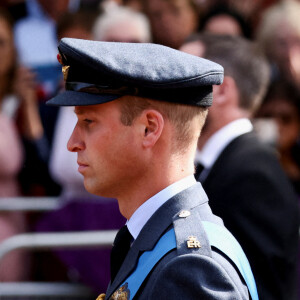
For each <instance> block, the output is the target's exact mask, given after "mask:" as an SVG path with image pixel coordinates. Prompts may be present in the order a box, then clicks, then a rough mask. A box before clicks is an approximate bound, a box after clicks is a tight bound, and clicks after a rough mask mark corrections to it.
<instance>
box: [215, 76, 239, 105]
mask: <svg viewBox="0 0 300 300" xmlns="http://www.w3.org/2000/svg"><path fill="white" fill-rule="evenodd" d="M213 88H214V95H213V97H214V100H213V101H214V105H224V104H226V103H227V102H228V101H232V100H233V99H232V95H233V93H235V91H236V84H235V81H234V79H233V78H232V77H230V76H225V77H224V80H223V83H222V84H221V85H219V86H214V87H213Z"/></svg>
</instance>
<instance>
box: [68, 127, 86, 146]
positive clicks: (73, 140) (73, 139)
mask: <svg viewBox="0 0 300 300" xmlns="http://www.w3.org/2000/svg"><path fill="white" fill-rule="evenodd" d="M67 148H68V150H69V151H70V152H78V151H81V150H83V149H84V142H83V140H82V139H81V137H80V134H79V133H78V130H77V127H75V128H74V130H73V132H72V134H71V136H70V138H69V141H68V144H67Z"/></svg>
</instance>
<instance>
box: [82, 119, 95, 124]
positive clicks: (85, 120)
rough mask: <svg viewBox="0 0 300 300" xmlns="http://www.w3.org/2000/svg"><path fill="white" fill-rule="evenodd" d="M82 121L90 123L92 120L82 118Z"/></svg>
mask: <svg viewBox="0 0 300 300" xmlns="http://www.w3.org/2000/svg"><path fill="white" fill-rule="evenodd" d="M83 122H84V123H87V124H91V123H93V121H92V120H90V119H84V120H83Z"/></svg>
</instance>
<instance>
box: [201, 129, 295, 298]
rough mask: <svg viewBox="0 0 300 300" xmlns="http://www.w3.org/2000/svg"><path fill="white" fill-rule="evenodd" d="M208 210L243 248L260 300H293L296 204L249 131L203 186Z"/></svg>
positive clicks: (270, 155) (275, 164)
mask: <svg viewBox="0 0 300 300" xmlns="http://www.w3.org/2000/svg"><path fill="white" fill-rule="evenodd" d="M203 188H204V190H205V191H206V193H207V195H208V198H209V201H210V206H211V208H212V211H213V212H214V213H215V214H216V215H218V216H220V217H221V218H222V219H223V221H224V223H225V226H226V227H227V228H228V229H229V230H230V231H231V233H232V234H233V235H234V236H235V237H236V239H237V240H238V241H239V242H240V244H241V246H242V247H243V249H244V251H245V253H246V255H247V257H248V259H249V261H250V265H251V267H252V271H253V274H254V277H255V279H256V284H257V288H258V295H259V297H260V299H263V300H283V299H285V300H292V299H295V298H296V278H297V277H296V259H297V243H298V228H299V213H298V200H297V199H296V197H295V195H294V193H293V191H292V187H291V185H290V183H289V182H288V180H287V178H286V176H285V174H284V173H283V171H282V169H281V167H280V165H279V163H278V161H277V158H276V156H275V155H274V153H273V152H272V151H271V149H269V148H268V147H267V146H266V145H264V144H262V143H260V142H259V140H258V139H257V137H256V136H255V135H254V134H253V133H251V132H250V133H246V134H244V135H241V136H239V137H238V138H236V139H234V140H233V141H232V142H231V143H230V144H229V145H228V146H227V147H226V148H225V149H224V150H223V152H222V153H221V154H220V156H219V157H218V159H217V160H216V162H215V163H214V165H213V167H212V168H211V170H210V171H209V173H208V175H207V177H206V179H205V180H204V182H203Z"/></svg>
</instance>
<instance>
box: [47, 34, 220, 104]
mask: <svg viewBox="0 0 300 300" xmlns="http://www.w3.org/2000/svg"><path fill="white" fill-rule="evenodd" d="M58 49H59V53H60V62H61V63H62V64H63V73H64V78H65V82H66V91H65V92H62V93H60V94H58V95H57V96H56V97H55V98H53V99H51V100H49V101H48V102H47V104H49V105H64V106H78V105H93V104H100V103H105V102H109V101H112V100H115V99H117V98H120V97H122V96H124V95H136V96H140V97H146V98H150V99H153V100H159V101H167V102H173V103H182V104H187V105H194V106H210V105H211V104H212V85H215V84H221V83H222V81H223V68H222V67H221V66H220V65H218V64H216V63H214V62H211V61H209V60H206V59H203V58H199V57H196V56H193V55H190V54H186V53H183V52H180V51H178V50H174V49H171V48H168V47H165V46H161V45H156V44H143V43H141V44H134V43H113V42H98V41H88V40H79V39H70V38H64V39H62V40H61V42H60V43H59V46H58Z"/></svg>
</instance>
